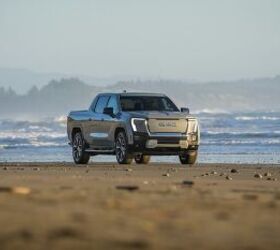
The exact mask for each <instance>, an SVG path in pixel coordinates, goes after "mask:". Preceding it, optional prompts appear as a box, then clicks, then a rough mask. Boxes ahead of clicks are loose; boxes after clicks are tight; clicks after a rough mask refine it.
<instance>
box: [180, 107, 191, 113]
mask: <svg viewBox="0 0 280 250" xmlns="http://www.w3.org/2000/svg"><path fill="white" fill-rule="evenodd" d="M181 112H182V113H187V114H189V113H190V109H189V108H181Z"/></svg>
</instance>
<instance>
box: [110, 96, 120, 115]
mask: <svg viewBox="0 0 280 250" xmlns="http://www.w3.org/2000/svg"><path fill="white" fill-rule="evenodd" d="M107 107H108V108H113V113H114V114H117V113H118V112H119V108H118V101H117V98H116V96H114V95H112V96H111V97H110V100H109V102H108V105H107Z"/></svg>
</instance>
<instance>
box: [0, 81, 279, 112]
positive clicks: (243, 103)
mask: <svg viewBox="0 0 280 250" xmlns="http://www.w3.org/2000/svg"><path fill="white" fill-rule="evenodd" d="M123 90H127V91H144V92H162V93H166V94H167V95H169V96H170V97H172V98H173V100H174V101H175V102H176V103H177V104H178V105H179V106H188V107H190V108H191V110H193V111H197V110H206V109H207V110H224V111H253V110H262V111H264V110H268V111H271V110H277V111H279V110H280V102H279V94H280V76H276V77H274V78H262V79H255V80H239V81H235V82H211V83H191V82H179V81H167V80H165V81H162V80H161V81H137V82H129V81H126V82H119V83H117V84H114V85H111V86H109V87H103V88H102V87H96V86H91V85H88V84H85V83H84V82H82V81H80V80H79V79H75V78H70V79H61V80H59V81H57V80H52V81H50V82H49V83H48V84H47V85H45V86H43V87H42V88H37V87H33V88H31V89H30V90H29V91H28V93H26V94H24V95H19V94H17V93H16V92H15V91H13V90H12V89H11V88H9V89H5V88H3V87H1V88H0V115H1V116H2V117H14V116H17V115H24V114H30V115H34V116H53V115H61V114H67V113H68V111H69V110H72V109H85V108H87V107H88V106H89V104H90V102H91V101H92V99H93V98H94V96H95V95H96V94H97V93H99V92H102V91H103V92H105V91H108V92H111V91H112V92H117V91H123Z"/></svg>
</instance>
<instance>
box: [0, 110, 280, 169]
mask: <svg viewBox="0 0 280 250" xmlns="http://www.w3.org/2000/svg"><path fill="white" fill-rule="evenodd" d="M195 115H196V116H197V117H198V118H199V121H200V128H201V146H200V149H199V158H198V162H201V163H269V164H277V163H280V112H252V113H226V112H224V113H222V112H220V113H219V112H216V113H215V112H210V111H204V112H196V113H195ZM19 161H20V162H22V161H24V162H33V161H37V162H57V161H66V162H72V156H71V148H70V146H69V145H68V141H67V136H66V117H63V116H62V117H56V118H46V119H41V120H37V121H18V120H17V121H16V120H0V162H19ZM91 161H92V162H112V161H115V157H114V156H95V157H92V159H91ZM152 161H153V162H179V161H178V157H176V156H160V157H159V156H157V157H156V156H155V157H152Z"/></svg>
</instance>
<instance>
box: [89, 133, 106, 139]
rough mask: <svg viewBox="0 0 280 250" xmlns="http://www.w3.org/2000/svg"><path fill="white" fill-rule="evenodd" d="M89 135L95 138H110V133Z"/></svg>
mask: <svg viewBox="0 0 280 250" xmlns="http://www.w3.org/2000/svg"><path fill="white" fill-rule="evenodd" d="M89 135H90V137H93V138H107V137H108V136H109V135H108V133H90V134H89Z"/></svg>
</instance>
